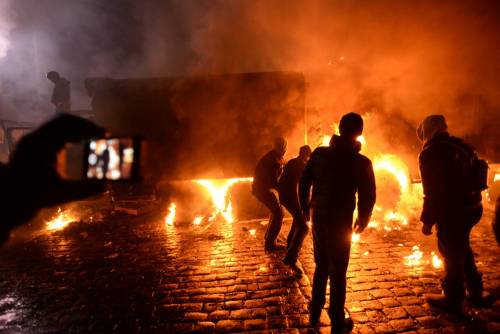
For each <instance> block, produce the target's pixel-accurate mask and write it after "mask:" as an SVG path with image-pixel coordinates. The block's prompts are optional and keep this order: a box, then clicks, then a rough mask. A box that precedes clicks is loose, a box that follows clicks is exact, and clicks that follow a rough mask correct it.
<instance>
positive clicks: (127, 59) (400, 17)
mask: <svg viewBox="0 0 500 334" xmlns="http://www.w3.org/2000/svg"><path fill="white" fill-rule="evenodd" d="M9 9H10V10H12V11H13V12H14V15H15V16H13V19H14V18H15V21H13V23H15V28H14V30H12V33H11V49H10V51H9V53H8V55H7V56H6V57H5V58H4V59H3V60H0V67H1V70H2V75H7V76H8V77H9V79H11V80H10V81H9V82H10V85H11V86H14V87H11V91H13V92H14V93H12V94H10V96H12V95H14V96H17V99H18V100H22V97H19V96H18V95H19V94H20V92H31V91H33V92H35V94H30V93H28V95H29V96H36V97H37V98H36V101H35V102H37V103H32V105H27V106H24V107H23V112H24V110H34V109H35V107H33V105H35V106H36V108H38V109H43V110H50V108H51V107H50V105H48V102H47V94H48V92H50V89H51V87H50V85H49V84H48V83H47V82H46V80H45V78H44V75H45V72H46V71H47V70H49V69H58V70H60V71H61V73H63V74H64V75H65V76H67V77H68V78H69V79H70V80H72V82H73V89H74V92H75V93H74V94H75V95H76V98H77V99H78V102H77V105H78V107H79V108H84V107H87V104H88V98H86V97H85V94H84V91H83V88H82V84H81V82H82V79H83V78H84V77H86V76H113V77H127V76H171V75H189V74H208V73H216V74H219V73H235V72H253V71H273V70H286V71H299V72H303V73H304V74H305V75H306V80H307V82H308V93H307V108H308V111H309V112H310V121H311V123H310V124H311V126H320V127H322V128H323V129H324V130H325V131H328V129H329V126H330V125H331V123H333V122H334V121H338V118H339V116H340V115H341V114H342V113H345V112H347V111H358V112H362V113H364V114H367V113H370V114H376V115H378V116H377V117H378V118H380V121H379V122H377V124H380V126H381V131H382V132H383V133H387V135H388V136H389V135H393V133H388V132H397V131H406V130H407V129H404V128H401V127H400V125H405V126H406V127H407V128H411V127H415V126H416V124H417V123H418V122H419V121H420V120H421V119H422V118H423V117H424V116H425V115H427V114H431V113H443V114H445V115H446V116H447V117H448V119H449V123H450V127H451V129H452V132H454V133H456V134H459V135H466V136H468V137H470V138H473V139H475V140H476V141H475V142H476V143H478V144H480V143H482V140H480V139H481V136H483V137H484V136H485V135H496V137H494V138H493V139H491V140H490V141H493V142H498V135H497V131H496V130H495V129H497V128H498V127H499V126H500V124H499V122H500V117H498V115H499V109H500V93H499V92H500V81H499V80H498V77H500V63H499V62H498V59H500V35H499V34H498V33H497V32H498V31H500V29H499V28H500V10H499V5H498V2H497V1H493V0H480V1H463V2H460V1H452V0H445V1H439V2H436V1H431V0H426V1H419V2H405V1H397V0H390V1H389V0H381V1H363V2H359V1H357V2H354V1H348V0H338V1H306V0H297V1H293V2H292V1H280V0H258V1H222V0H221V1H180V0H178V1H155V0H152V1H97V0H89V1H71V2H70V1H63V0H60V1H57V0H38V1H36V0H25V1H16V2H12V3H11V6H10V8H9ZM6 68H8V69H9V70H6ZM2 79H3V78H2ZM2 81H3V80H2ZM4 86H5V84H3V83H2V88H1V89H2V92H3V91H4V90H5V88H4ZM3 95H4V94H3ZM0 103H2V104H0V106H3V105H4V104H5V102H4V98H3V96H2V101H1V102H0ZM25 104H27V102H25ZM5 109H8V108H5V107H4V108H3V109H2V110H0V115H2V116H3V115H4V114H5V113H6V112H7V111H5ZM17 109H19V108H17ZM38 109H37V110H38ZM10 110H11V113H12V110H13V108H12V103H11V107H10ZM16 115H18V114H16ZM30 115H33V113H31V114H30ZM380 115H382V116H383V117H381V116H380ZM19 117H21V116H19ZM384 120H385V121H384ZM316 123H318V124H316ZM320 123H321V124H320ZM384 124H386V125H387V126H384ZM476 137H477V138H476ZM490 146H491V145H490ZM485 147H486V148H488V145H485ZM490 149H491V148H490ZM491 150H493V151H494V148H493V149H491Z"/></svg>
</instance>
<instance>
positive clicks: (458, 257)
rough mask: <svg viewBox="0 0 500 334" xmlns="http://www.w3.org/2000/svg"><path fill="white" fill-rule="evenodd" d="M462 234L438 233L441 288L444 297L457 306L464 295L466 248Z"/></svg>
mask: <svg viewBox="0 0 500 334" xmlns="http://www.w3.org/2000/svg"><path fill="white" fill-rule="evenodd" d="M461 234H463V232H462V233H450V232H440V231H438V248H439V251H440V253H441V255H442V256H443V258H444V272H445V275H444V278H443V280H442V288H443V292H444V294H445V296H446V297H447V298H448V299H449V300H450V301H451V302H453V303H456V304H459V303H461V302H462V301H463V299H464V295H465V288H464V267H465V255H466V247H465V242H464V237H463V236H461Z"/></svg>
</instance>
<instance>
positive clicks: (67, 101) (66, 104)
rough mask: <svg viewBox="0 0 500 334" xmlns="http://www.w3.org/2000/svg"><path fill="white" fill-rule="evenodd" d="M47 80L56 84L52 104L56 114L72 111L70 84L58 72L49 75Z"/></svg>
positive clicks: (51, 72)
mask: <svg viewBox="0 0 500 334" xmlns="http://www.w3.org/2000/svg"><path fill="white" fill-rule="evenodd" d="M47 79H49V80H50V81H52V82H53V83H54V90H53V91H52V98H51V100H50V102H52V104H53V105H54V106H55V107H56V114H61V113H67V112H70V111H71V90H70V82H69V81H68V80H67V79H65V78H63V77H61V76H60V75H59V73H57V72H56V71H50V72H49V73H47Z"/></svg>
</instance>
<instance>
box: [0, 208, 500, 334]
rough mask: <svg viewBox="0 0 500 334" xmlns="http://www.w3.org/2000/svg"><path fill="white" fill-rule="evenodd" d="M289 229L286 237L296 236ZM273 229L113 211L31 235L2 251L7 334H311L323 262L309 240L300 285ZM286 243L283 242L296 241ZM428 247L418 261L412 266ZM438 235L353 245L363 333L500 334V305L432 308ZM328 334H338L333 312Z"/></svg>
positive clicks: (494, 266)
mask: <svg viewBox="0 0 500 334" xmlns="http://www.w3.org/2000/svg"><path fill="white" fill-rule="evenodd" d="M490 220H491V212H490V211H487V213H486V214H485V217H484V219H483V221H482V222H481V224H480V225H479V226H478V227H476V228H475V229H474V232H473V249H474V251H475V252H476V253H478V256H477V262H478V266H479V269H480V270H481V271H482V272H483V273H484V281H485V285H486V289H487V290H489V291H491V290H492V289H494V288H496V287H498V286H500V261H499V259H500V252H499V249H498V247H497V245H496V243H495V241H494V239H493V235H492V233H491V231H490ZM289 225H290V221H289V220H287V221H286V223H285V227H284V232H286V231H287V230H288V228H289ZM264 231H265V224H264V223H263V222H262V221H261V220H256V221H240V222H234V223H228V222H223V221H217V222H213V223H204V224H200V225H193V224H191V223H190V224H181V223H175V224H174V225H166V224H165V221H164V214H163V213H159V212H158V213H151V214H148V215H142V216H127V215H124V214H118V213H114V212H112V211H111V210H109V209H103V210H101V212H100V215H93V216H92V219H83V220H82V221H80V222H75V223H73V224H71V225H69V226H68V227H67V228H66V229H64V230H62V231H58V232H53V233H49V232H47V231H45V230H44V229H43V226H40V227H39V228H38V230H37V232H35V233H34V234H33V236H32V237H29V238H27V237H24V238H22V239H21V238H20V232H18V233H17V236H16V237H15V238H14V240H13V241H11V242H10V243H9V244H8V245H6V246H5V247H4V248H3V249H2V252H1V254H0V275H1V283H0V332H1V333H80V332H93V333H112V332H116V333H183V332H193V333H198V332H252V333H254V332H255V333H267V332H269V333H270V332H273V333H310V332H314V331H313V329H311V328H310V327H308V313H307V303H308V300H309V297H310V292H311V281H312V274H313V271H314V261H313V255H312V243H311V238H310V237H309V236H308V237H307V239H306V241H305V246H304V248H303V250H302V252H301V256H300V262H301V265H302V266H303V268H304V270H305V272H306V275H304V276H303V278H301V279H300V280H297V279H296V278H295V277H294V276H292V275H291V273H290V272H289V271H288V270H287V268H286V267H285V266H284V265H282V264H281V258H282V256H283V254H282V253H273V254H266V253H265V252H264V250H263V245H262V244H263V241H262V240H263V234H264ZM285 235H286V234H284V233H282V236H281V238H283V239H284V236H285ZM415 245H419V249H420V251H422V252H423V255H422V258H421V260H420V261H419V262H418V263H409V262H408V261H409V259H407V258H405V257H407V256H409V255H411V254H412V252H413V251H414V250H413V247H414V246H415ZM432 251H436V247H435V235H433V236H432V237H423V236H422V235H420V225H417V224H416V223H415V222H413V223H410V225H409V226H408V227H405V228H404V229H402V230H400V231H390V232H388V231H378V230H374V229H368V230H367V231H366V232H365V233H364V234H362V236H361V240H360V241H359V242H358V243H355V244H354V245H353V249H352V253H351V262H350V266H349V273H348V278H349V280H348V296H347V298H348V303H347V307H348V309H349V310H350V311H351V313H352V317H353V319H354V321H355V329H354V332H355V333H403V332H408V333H455V332H457V333H460V332H468V331H469V332H471V333H488V332H491V333H494V332H500V304H499V303H497V304H495V305H494V306H493V307H492V308H489V309H483V310H480V311H478V317H477V318H479V319H480V320H478V321H477V322H472V323H464V322H461V321H458V320H457V319H454V318H452V317H450V316H447V315H441V314H439V313H437V312H436V311H435V310H432V309H429V307H428V306H427V305H426V304H425V302H424V299H423V294H424V293H429V292H436V293H438V292H440V286H439V276H440V270H439V269H434V268H433V267H432V265H431V263H432V258H431V252H432ZM321 324H322V327H321V328H320V332H322V333H329V327H328V326H329V319H328V316H327V315H326V312H323V315H322V318H321Z"/></svg>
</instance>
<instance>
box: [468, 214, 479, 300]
mask: <svg viewBox="0 0 500 334" xmlns="http://www.w3.org/2000/svg"><path fill="white" fill-rule="evenodd" d="M481 216H482V208H481V209H479V210H474V211H472V212H470V213H468V215H467V219H468V226H469V227H470V229H468V230H467V235H466V238H465V262H464V265H465V267H464V275H465V285H466V287H467V291H468V293H469V296H470V297H471V298H473V299H481V298H482V295H483V281H482V274H481V273H480V272H479V271H478V270H477V267H476V262H475V259H474V253H473V251H472V248H471V247H470V230H471V229H472V227H473V226H474V225H476V224H477V223H478V222H479V220H480V219H481Z"/></svg>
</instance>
